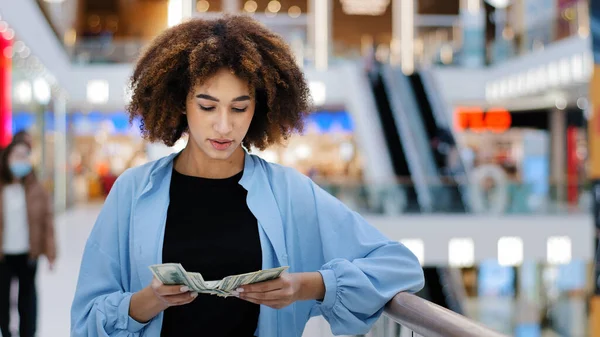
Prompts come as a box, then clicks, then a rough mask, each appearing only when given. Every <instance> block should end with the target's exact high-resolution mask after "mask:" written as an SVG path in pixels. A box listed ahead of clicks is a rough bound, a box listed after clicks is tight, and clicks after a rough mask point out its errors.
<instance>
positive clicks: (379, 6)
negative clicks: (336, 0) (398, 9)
mask: <svg viewBox="0 0 600 337" xmlns="http://www.w3.org/2000/svg"><path fill="white" fill-rule="evenodd" d="M341 3H342V10H343V11H344V13H346V14H347V15H382V14H383V13H385V11H386V10H387V7H388V5H389V4H390V0H371V1H364V0H341Z"/></svg>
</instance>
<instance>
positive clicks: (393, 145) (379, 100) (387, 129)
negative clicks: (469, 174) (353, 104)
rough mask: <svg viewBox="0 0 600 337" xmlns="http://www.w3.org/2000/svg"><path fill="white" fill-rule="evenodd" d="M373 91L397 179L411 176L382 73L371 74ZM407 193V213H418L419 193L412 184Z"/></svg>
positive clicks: (406, 187) (407, 186)
mask: <svg viewBox="0 0 600 337" xmlns="http://www.w3.org/2000/svg"><path fill="white" fill-rule="evenodd" d="M370 82H371V89H372V91H373V97H374V98H375V104H376V105H377V112H378V115H379V120H380V122H381V126H382V129H383V135H384V139H385V142H386V145H387V148H388V151H389V153H390V157H391V160H392V166H393V168H394V173H395V175H396V177H406V178H409V177H410V176H411V174H410V170H409V167H408V162H407V158H406V155H405V153H404V149H403V147H402V143H401V141H400V136H399V134H398V130H397V129H396V122H395V120H394V115H393V113H392V110H391V107H390V101H389V99H388V95H387V93H386V89H385V84H384V81H383V78H382V76H381V73H380V72H378V71H375V72H373V73H371V74H370ZM404 187H405V192H406V209H405V212H418V211H419V202H418V200H417V193H416V191H415V188H414V185H413V184H412V183H410V182H409V183H408V184H404Z"/></svg>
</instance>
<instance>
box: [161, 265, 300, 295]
mask: <svg viewBox="0 0 600 337" xmlns="http://www.w3.org/2000/svg"><path fill="white" fill-rule="evenodd" d="M288 268H289V267H287V266H285V267H278V268H273V269H266V270H259V271H255V272H252V273H247V274H240V275H231V276H227V277H226V278H224V279H222V280H219V281H205V280H204V278H203V277H202V275H200V273H192V272H187V271H185V269H183V266H182V265H181V264H179V263H163V264H155V265H152V266H150V270H151V271H152V273H153V274H154V276H156V278H157V279H159V280H160V281H161V282H162V283H163V284H165V285H180V284H181V285H186V286H188V287H189V288H190V290H191V291H195V292H198V293H201V294H210V295H217V296H219V297H229V296H233V295H232V291H234V290H236V289H237V288H239V287H240V286H242V285H245V284H252V283H258V282H264V281H269V280H273V279H276V278H278V277H279V275H281V273H283V272H284V271H285V270H287V269H288Z"/></svg>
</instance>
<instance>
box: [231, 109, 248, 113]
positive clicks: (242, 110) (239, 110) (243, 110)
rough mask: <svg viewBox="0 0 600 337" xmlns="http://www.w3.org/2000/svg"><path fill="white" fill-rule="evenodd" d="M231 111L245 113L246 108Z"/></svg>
mask: <svg viewBox="0 0 600 337" xmlns="http://www.w3.org/2000/svg"><path fill="white" fill-rule="evenodd" d="M231 110H233V111H235V112H246V110H248V108H241V109H240V108H231Z"/></svg>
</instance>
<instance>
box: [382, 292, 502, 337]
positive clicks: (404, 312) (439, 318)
mask: <svg viewBox="0 0 600 337" xmlns="http://www.w3.org/2000/svg"><path fill="white" fill-rule="evenodd" d="M384 313H385V315H386V316H388V317H389V318H390V319H392V320H393V321H395V322H396V323H398V324H400V325H402V326H404V327H407V328H409V329H411V330H412V331H414V332H416V333H417V334H419V335H421V336H423V337H508V336H506V335H504V334H501V333H498V332H496V331H493V330H491V329H489V328H487V327H485V326H483V325H482V324H479V323H477V322H475V321H472V320H470V319H468V318H467V317H465V316H462V315H459V314H457V313H455V312H452V311H450V310H448V309H445V308H442V307H440V306H439V305H437V304H434V303H431V302H429V301H427V300H424V299H422V298H420V297H418V296H416V295H413V294H409V293H403V292H402V293H398V294H396V296H394V298H392V300H391V301H389V302H388V304H387V305H386V306H385V311H384Z"/></svg>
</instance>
